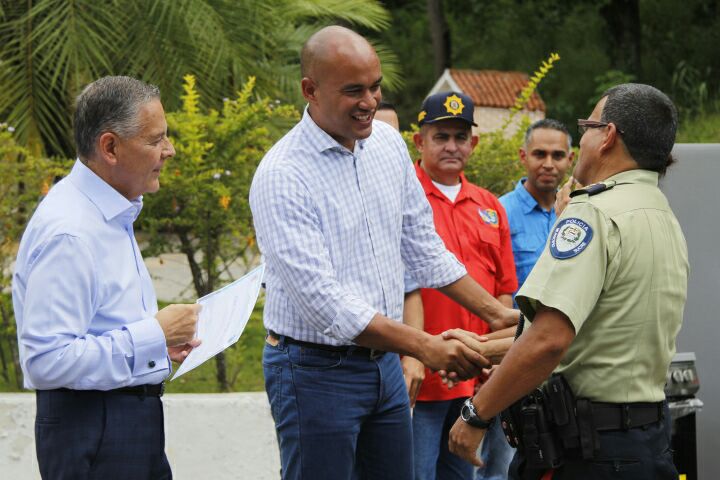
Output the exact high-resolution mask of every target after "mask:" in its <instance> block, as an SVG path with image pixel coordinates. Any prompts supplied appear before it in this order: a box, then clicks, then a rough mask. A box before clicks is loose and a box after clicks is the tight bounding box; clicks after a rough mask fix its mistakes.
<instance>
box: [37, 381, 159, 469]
mask: <svg viewBox="0 0 720 480" xmlns="http://www.w3.org/2000/svg"><path fill="white" fill-rule="evenodd" d="M35 446H36V449H37V457H38V463H39V465H40V474H41V475H42V478H43V479H44V480H66V479H67V480H70V479H73V480H81V479H98V480H99V479H103V480H114V479H118V480H120V479H133V480H161V479H162V480H164V479H171V478H172V473H171V471H170V465H169V463H168V461H167V457H166V456H165V432H164V427H163V407H162V401H161V400H160V398H158V397H153V396H148V397H141V396H139V395H129V394H117V393H105V392H99V391H94V390H93V391H65V390H44V391H38V392H37V415H36V418H35Z"/></svg>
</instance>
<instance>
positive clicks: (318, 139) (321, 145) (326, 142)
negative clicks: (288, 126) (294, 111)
mask: <svg viewBox="0 0 720 480" xmlns="http://www.w3.org/2000/svg"><path fill="white" fill-rule="evenodd" d="M300 125H301V127H302V129H303V130H304V132H305V133H306V139H307V140H308V142H309V143H310V145H312V147H313V148H314V149H315V150H317V151H318V152H320V153H323V152H325V151H327V150H334V151H340V152H348V151H349V150H348V149H347V148H345V147H344V146H342V145H340V143H339V142H338V141H337V140H335V139H334V138H333V137H331V136H330V134H329V133H327V132H326V131H325V130H323V129H322V128H320V127H319V126H318V124H317V123H315V120H313V118H312V117H311V116H310V111H309V106H307V105H306V106H305V111H304V112H303V116H302V119H301V120H300ZM371 135H372V134H371ZM368 138H369V137H368ZM366 141H367V138H364V139H361V140H356V141H355V149H356V150H357V149H358V148H363V147H364V145H365V142H366Z"/></svg>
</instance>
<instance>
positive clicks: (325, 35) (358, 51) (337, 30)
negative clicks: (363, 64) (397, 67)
mask: <svg viewBox="0 0 720 480" xmlns="http://www.w3.org/2000/svg"><path fill="white" fill-rule="evenodd" d="M339 58H345V59H349V58H350V59H377V54H376V53H375V49H374V48H373V46H372V45H370V42H368V41H367V40H365V38H364V37H363V36H361V35H359V34H357V33H355V32H353V31H352V30H350V29H349V28H345V27H340V26H337V25H333V26H330V27H325V28H323V29H321V30H318V31H317V32H315V33H314V34H313V35H312V36H311V37H310V38H308V40H307V41H306V42H305V45H303V48H302V51H301V52H300V71H301V74H302V76H303V77H308V78H314V77H317V76H318V75H319V71H320V70H322V69H323V67H325V66H331V65H333V64H334V63H335V62H336V61H337V60H338V59H339Z"/></svg>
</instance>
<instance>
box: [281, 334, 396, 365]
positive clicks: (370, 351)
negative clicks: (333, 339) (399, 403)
mask: <svg viewBox="0 0 720 480" xmlns="http://www.w3.org/2000/svg"><path fill="white" fill-rule="evenodd" d="M268 336H269V337H270V338H272V339H273V340H277V341H283V342H285V343H286V344H288V345H297V346H299V347H303V348H312V349H315V350H322V351H325V352H335V353H343V354H345V355H357V356H361V357H368V358H371V359H376V358H380V357H382V356H383V355H385V352H384V351H383V350H376V349H374V348H367V347H360V346H358V345H323V344H321V343H312V342H306V341H304V340H295V339H294V338H292V337H288V336H287V335H280V334H278V333H275V332H273V331H272V330H268Z"/></svg>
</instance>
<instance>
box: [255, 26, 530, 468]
mask: <svg viewBox="0 0 720 480" xmlns="http://www.w3.org/2000/svg"><path fill="white" fill-rule="evenodd" d="M301 63H302V70H303V77H304V78H303V79H302V83H301V86H302V91H303V95H304V97H305V99H306V100H307V101H308V104H309V106H308V109H307V110H306V111H305V114H304V115H303V118H302V120H301V121H300V123H298V124H297V125H296V126H295V127H294V128H293V129H292V130H291V131H290V132H289V133H288V134H287V135H286V136H285V137H283V138H282V139H281V140H280V141H279V142H278V143H277V144H276V145H275V146H274V147H273V148H272V149H271V150H270V151H269V152H268V153H267V155H266V156H265V158H264V159H263V161H262V163H261V165H260V167H259V168H258V170H257V172H256V174H255V178H254V179H253V185H252V188H251V192H250V206H251V208H252V211H253V218H254V222H255V229H256V233H257V239H258V245H259V247H260V250H261V252H262V253H263V255H264V257H265V260H266V262H267V270H266V271H267V275H266V286H267V296H266V304H265V312H264V320H265V326H266V327H267V328H268V331H269V335H268V339H267V342H268V344H267V345H266V346H265V350H264V353H263V366H264V371H265V385H266V389H267V393H268V398H269V400H270V404H271V410H272V414H273V418H274V420H275V425H276V428H277V432H278V438H279V441H280V452H281V457H282V471H283V478H284V479H301V478H305V479H307V478H312V479H315V480H321V479H333V480H339V479H348V480H349V479H350V478H375V479H381V478H387V479H393V480H402V479H410V478H412V448H411V442H412V437H411V433H410V415H409V413H410V412H409V400H408V395H407V391H406V389H405V383H404V381H403V377H402V369H401V367H400V360H399V357H398V355H396V354H391V353H384V352H385V351H393V352H399V353H402V354H407V355H412V356H416V357H418V358H420V359H421V360H422V361H423V363H424V364H425V365H427V366H428V367H430V368H434V369H448V370H454V371H456V372H458V373H459V374H460V376H463V377H469V376H472V375H475V374H477V373H479V371H480V368H481V367H482V366H484V365H487V361H486V360H485V359H484V358H482V357H480V356H479V354H478V353H477V352H474V351H472V350H470V349H468V348H467V347H465V346H464V345H463V344H461V343H459V342H458V341H456V340H450V341H448V340H445V339H443V338H441V337H440V336H437V337H434V336H431V335H429V334H427V333H425V332H423V331H421V330H419V329H414V328H411V327H408V326H406V325H403V324H402V323H401V319H402V308H403V297H404V284H403V269H404V268H406V269H407V270H408V272H409V273H410V274H411V275H412V276H413V277H414V278H415V279H416V280H417V281H418V283H420V284H421V285H422V286H423V287H431V288H440V289H442V291H443V292H445V293H447V294H448V295H450V296H451V297H452V298H454V299H456V300H457V301H460V302H462V303H463V304H464V305H465V306H467V307H468V308H470V309H471V310H473V311H475V312H482V313H479V314H480V315H482V316H483V318H487V319H488V320H489V322H490V323H491V324H493V325H494V326H495V327H496V328H503V327H506V326H508V325H510V324H512V323H513V322H514V321H516V320H517V316H516V312H514V311H512V310H510V309H507V308H505V307H503V306H502V305H501V304H500V303H499V302H497V301H496V300H495V299H494V298H492V296H490V295H489V294H488V293H487V292H486V291H484V290H483V289H482V288H481V287H480V286H479V285H477V284H476V283H475V282H474V281H473V280H472V279H471V278H470V277H468V276H467V273H466V271H465V268H464V267H463V266H462V265H461V264H460V263H459V262H458V261H457V260H456V259H455V257H454V256H453V255H452V254H451V253H449V252H448V251H447V250H446V249H445V247H444V245H443V243H442V240H441V239H440V238H439V237H438V236H437V234H436V232H435V228H434V225H433V221H432V212H431V210H430V206H429V205H428V203H427V200H426V199H425V196H424V194H423V191H422V188H421V187H420V184H419V183H418V180H417V177H416V175H415V172H414V168H413V165H412V162H411V160H410V157H409V155H408V152H407V148H406V146H405V144H404V142H403V140H402V138H401V137H400V135H399V134H398V133H397V132H396V131H395V130H394V129H393V128H392V127H390V126H389V125H386V124H384V123H381V122H373V115H374V113H375V109H376V108H377V105H378V103H379V101H380V97H381V95H380V83H381V80H382V75H381V73H380V62H379V60H378V58H377V55H376V54H375V51H374V49H373V48H372V47H371V46H370V44H369V43H368V42H367V41H366V40H365V39H364V38H362V37H360V36H359V35H357V34H355V33H354V32H351V31H350V30H347V29H344V28H342V27H328V28H325V29H323V30H320V31H319V32H317V33H316V34H314V35H313V36H312V37H311V38H310V39H309V40H308V41H307V43H306V44H305V46H304V47H303V52H302V56H301Z"/></svg>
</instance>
